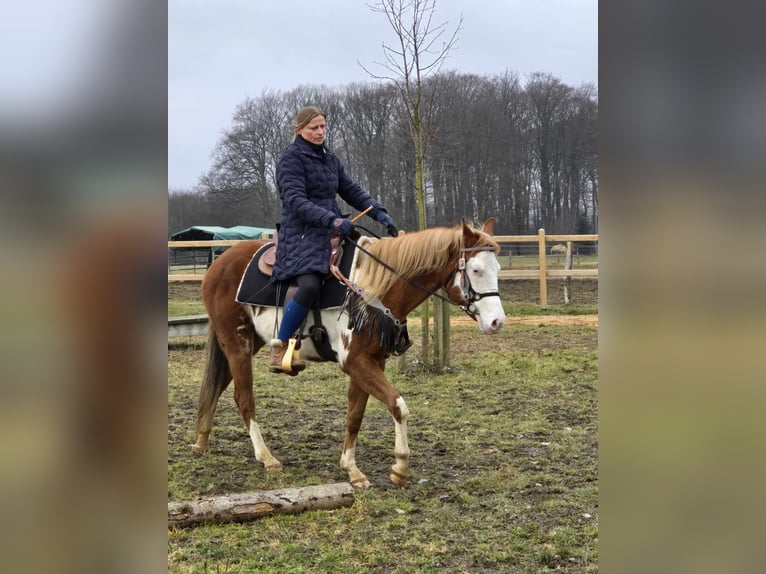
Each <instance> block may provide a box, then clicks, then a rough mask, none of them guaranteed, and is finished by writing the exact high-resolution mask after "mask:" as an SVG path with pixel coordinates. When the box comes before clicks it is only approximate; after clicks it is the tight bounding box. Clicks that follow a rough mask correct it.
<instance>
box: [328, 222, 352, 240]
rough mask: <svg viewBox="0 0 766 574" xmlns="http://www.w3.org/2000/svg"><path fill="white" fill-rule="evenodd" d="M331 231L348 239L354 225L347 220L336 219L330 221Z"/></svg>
mask: <svg viewBox="0 0 766 574" xmlns="http://www.w3.org/2000/svg"><path fill="white" fill-rule="evenodd" d="M332 229H333V230H334V231H337V232H338V233H340V234H341V235H343V236H344V237H348V236H349V235H351V234H352V233H353V232H354V224H353V223H351V220H349V219H344V218H342V217H337V218H335V219H333V221H332Z"/></svg>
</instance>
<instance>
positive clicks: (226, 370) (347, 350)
mask: <svg viewBox="0 0 766 574" xmlns="http://www.w3.org/2000/svg"><path fill="white" fill-rule="evenodd" d="M493 227H494V219H493V218H490V219H489V220H487V221H486V222H485V223H484V225H483V226H482V227H481V228H475V227H471V226H469V225H468V224H466V222H465V221H462V222H461V224H460V225H458V226H455V227H435V228H432V229H427V230H425V231H419V232H414V233H407V234H403V235H400V236H399V237H393V238H390V237H386V238H383V239H370V238H367V237H362V238H361V239H360V240H359V242H358V245H359V247H360V249H357V252H356V254H355V259H354V263H353V269H352V273H351V277H350V278H349V279H350V283H349V284H350V286H352V287H355V288H356V289H355V290H354V291H353V292H351V293H350V295H349V297H348V299H347V302H346V304H345V306H344V307H343V308H337V307H336V308H334V309H325V310H323V311H322V313H321V317H322V323H323V324H324V326H325V328H326V329H327V333H328V336H329V342H330V344H331V346H332V349H333V350H334V351H335V353H336V354H337V361H338V365H339V366H340V368H341V370H342V371H343V372H344V373H346V374H347V375H348V376H349V388H348V410H347V415H346V436H345V440H344V443H343V451H342V454H341V457H340V466H341V468H342V469H343V470H344V471H345V472H346V473H348V477H349V481H350V482H351V484H352V485H354V486H355V487H357V488H366V487H368V486H369V485H370V483H369V481H368V479H367V477H366V476H365V475H364V474H363V473H362V472H361V471H360V470H359V468H358V467H357V463H356V456H355V451H356V440H357V436H358V433H359V429H360V427H361V424H362V418H363V417H364V412H365V408H366V406H367V400H368V398H369V396H370V395H372V396H373V397H375V398H376V399H378V400H379V401H380V402H382V403H383V404H384V405H386V407H388V410H389V411H390V412H391V415H392V417H393V419H394V428H395V443H394V455H395V458H396V461H395V463H394V465H393V466H392V467H391V475H390V478H391V480H392V481H393V482H394V483H395V484H398V485H404V484H405V483H406V481H407V477H408V475H409V457H410V449H409V445H408V442H407V419H408V418H409V410H408V409H407V404H406V403H405V401H404V398H402V396H401V395H400V394H399V393H398V392H397V391H396V389H395V388H394V387H393V386H392V385H391V383H390V382H389V381H388V380H387V379H386V376H385V364H386V360H387V359H388V358H389V357H390V356H391V355H392V354H396V353H397V352H398V351H401V350H403V349H404V348H406V344H405V343H406V342H407V340H406V318H407V315H408V313H410V312H411V311H412V310H413V309H415V308H416V307H417V306H418V305H420V303H422V302H423V301H424V300H425V299H426V298H427V297H429V296H430V295H431V294H433V293H435V292H437V291H438V290H440V289H444V291H445V293H446V299H447V300H448V301H449V302H451V303H454V304H455V305H457V306H459V307H461V308H462V309H463V310H464V311H465V312H466V313H468V314H469V315H470V316H471V317H472V318H473V319H474V320H476V321H477V323H478V327H479V331H480V332H482V333H488V334H491V333H495V332H497V331H498V330H499V329H500V328H501V327H502V326H503V323H504V322H505V313H504V311H503V307H502V305H501V301H500V296H499V293H498V272H499V270H500V265H499V263H498V261H497V258H496V254H497V252H498V249H499V248H498V244H497V243H496V242H495V241H494V239H493V238H492V233H493ZM264 243H266V242H265V241H245V242H240V243H237V244H235V245H234V246H232V247H231V248H230V249H228V250H226V251H225V252H224V253H223V254H222V255H221V256H220V257H218V258H217V259H216V260H215V261H214V262H213V264H212V265H211V266H210V268H209V269H208V271H207V273H206V274H205V278H204V280H203V282H202V298H203V301H204V303H205V307H206V309H207V313H208V317H209V335H208V342H207V347H206V348H207V359H206V367H205V374H204V379H203V381H202V386H201V389H200V396H199V405H198V411H197V442H196V444H195V445H193V449H194V450H195V451H196V452H204V451H206V450H207V448H208V439H209V436H210V431H211V428H212V422H213V414H214V412H215V408H216V405H217V403H218V399H219V397H220V396H221V393H222V392H223V391H224V389H225V388H226V387H227V386H228V385H229V383H230V382H231V381H232V379H233V380H234V400H235V402H236V403H237V407H238V408H239V411H240V413H241V415H242V418H243V419H244V422H245V426H246V428H247V431H248V433H249V435H250V439H251V440H252V443H253V448H254V449H255V459H256V460H257V461H258V462H260V463H262V464H263V465H264V467H265V468H266V470H278V469H280V468H281V463H280V462H279V461H278V460H277V459H276V458H275V457H274V455H273V454H272V453H271V451H270V450H269V448H268V447H267V446H266V443H265V442H264V440H263V437H262V435H261V431H260V429H259V426H258V423H257V422H256V416H255V397H254V395H253V376H252V373H253V372H252V368H253V366H252V357H253V355H254V354H255V353H256V352H257V351H258V350H259V349H261V348H262V347H263V346H264V345H266V343H267V342H268V341H270V340H271V339H272V338H273V337H274V330H275V326H276V325H277V324H278V321H277V319H278V316H277V315H276V314H277V313H281V309H280V308H278V307H265V306H264V307H262V306H256V305H248V304H241V303H238V302H236V301H235V295H236V292H237V289H238V286H239V283H240V279H241V277H242V274H243V272H244V270H245V268H246V266H247V265H248V263H249V262H250V259H251V257H252V256H253V254H254V253H255V252H256V251H257V250H258V249H259V248H260V247H261V246H262V245H263V244H264ZM331 280H333V279H331ZM340 312H342V313H344V314H345V316H346V317H347V320H346V318H345V317H344V318H342V319H341V320H340V321H339V320H338V315H339V313H340ZM300 354H301V359H305V360H309V361H324V360H326V359H324V358H322V357H321V356H320V355H319V353H318V352H317V350H316V348H315V346H314V343H313V341H312V338H311V337H307V338H304V339H303V340H302V346H301V349H300ZM263 369H264V370H266V364H265V363H264V365H263ZM276 376H280V375H276ZM307 376H310V373H308V372H305V371H304V373H303V377H307Z"/></svg>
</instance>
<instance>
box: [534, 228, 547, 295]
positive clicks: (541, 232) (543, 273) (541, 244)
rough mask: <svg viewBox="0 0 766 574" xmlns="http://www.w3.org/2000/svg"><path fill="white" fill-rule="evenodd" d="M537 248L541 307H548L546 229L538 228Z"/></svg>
mask: <svg viewBox="0 0 766 574" xmlns="http://www.w3.org/2000/svg"><path fill="white" fill-rule="evenodd" d="M537 248H538V253H539V259H540V308H541V309H546V308H547V307H548V263H547V262H546V260H545V229H543V228H542V227H541V228H540V229H538V230H537Z"/></svg>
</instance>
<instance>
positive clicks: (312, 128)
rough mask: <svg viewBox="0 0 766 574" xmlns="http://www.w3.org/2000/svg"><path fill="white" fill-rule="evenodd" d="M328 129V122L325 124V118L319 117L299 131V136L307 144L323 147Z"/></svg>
mask: <svg viewBox="0 0 766 574" xmlns="http://www.w3.org/2000/svg"><path fill="white" fill-rule="evenodd" d="M326 129H327V122H325V119H324V116H317V117H315V118H314V119H313V120H311V121H310V122H309V123H307V124H306V125H305V126H304V127H303V128H301V129H299V130H298V134H300V136H301V137H302V138H303V139H305V140H306V141H307V142H311V143H313V144H316V145H322V144H323V143H324V136H325V131H326Z"/></svg>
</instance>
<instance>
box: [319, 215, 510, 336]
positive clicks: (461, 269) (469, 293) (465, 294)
mask: <svg viewBox="0 0 766 574" xmlns="http://www.w3.org/2000/svg"><path fill="white" fill-rule="evenodd" d="M358 227H359V226H358ZM365 231H368V230H365ZM346 241H349V242H350V243H353V244H354V245H355V246H356V248H357V249H359V250H361V251H362V252H364V253H365V254H366V255H367V256H368V257H370V258H371V259H373V260H374V261H375V262H377V263H378V264H380V265H382V266H383V267H385V268H386V269H388V270H389V271H390V272H391V273H393V274H394V275H396V276H397V277H398V278H399V279H402V280H403V281H407V282H408V283H409V284H410V285H413V286H415V287H417V288H418V289H420V290H422V291H425V292H426V293H428V294H430V295H433V296H434V297H437V298H439V299H441V300H442V301H445V302H446V303H449V304H450V305H454V306H455V307H458V308H459V309H460V310H461V311H463V312H464V313H465V314H467V315H468V316H469V317H471V319H473V320H476V315H479V310H478V309H477V308H476V305H475V303H476V302H477V301H480V300H481V299H483V298H484V297H500V293H499V292H498V291H488V292H485V293H479V292H477V291H476V290H475V289H474V288H473V285H471V279H470V277H468V275H467V274H466V271H465V269H466V265H465V262H466V258H465V254H466V253H469V252H476V251H495V248H494V247H493V246H491V245H485V246H483V247H462V246H461V247H460V249H459V257H458V261H457V268H456V269H455V271H454V272H452V273H450V274H449V276H448V277H447V281H446V282H445V284H444V290H445V291H446V292H447V293H449V292H450V288H451V287H452V285H451V284H453V283H454V277H455V274H456V273H460V295H461V297H462V299H463V301H462V302H461V303H456V302H454V301H453V300H452V299H449V298H447V297H444V296H442V295H440V294H439V293H436V292H435V291H431V290H430V289H429V288H427V287H424V286H423V285H420V284H419V283H416V282H415V281H413V280H411V279H408V278H407V277H402V276H401V275H400V274H399V272H398V271H397V270H396V269H394V268H393V267H391V266H390V265H389V264H388V263H386V262H385V261H382V260H381V259H379V258H378V257H376V256H375V255H373V254H372V253H370V252H369V251H367V250H366V249H365V248H364V247H362V246H361V245H359V244H358V243H357V242H356V241H354V240H353V239H351V238H350V237H347V238H346ZM336 271H337V268H336V270H333V274H334V275H335V276H336V278H338V279H340V280H341V281H342V282H343V283H345V284H346V286H347V287H348V288H349V289H350V290H351V291H353V292H356V293H358V294H361V291H362V290H361V289H360V288H359V287H358V286H357V285H355V284H353V283H351V282H349V281H348V279H345V277H343V276H342V275H340V276H338V274H337V273H336ZM378 306H382V303H381V304H380V305H378ZM384 309H385V307H384ZM385 312H386V314H388V315H391V311H390V310H389V309H385ZM391 316H392V317H393V315H391ZM397 322H398V320H397ZM405 322H406V321H405Z"/></svg>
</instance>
